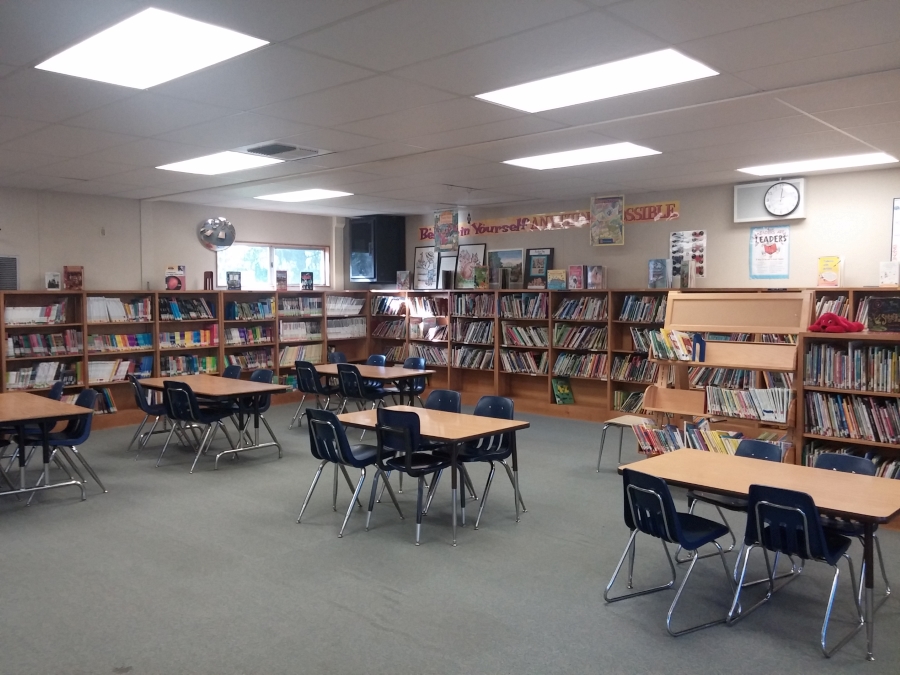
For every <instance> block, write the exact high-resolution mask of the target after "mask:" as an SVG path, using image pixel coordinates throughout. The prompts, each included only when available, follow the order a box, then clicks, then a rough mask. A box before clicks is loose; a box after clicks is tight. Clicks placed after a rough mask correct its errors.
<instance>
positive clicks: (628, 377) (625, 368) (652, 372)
mask: <svg viewBox="0 0 900 675" xmlns="http://www.w3.org/2000/svg"><path fill="white" fill-rule="evenodd" d="M658 373H659V364H658V363H652V362H651V361H649V360H648V359H647V357H646V356H642V355H639V354H634V355H631V356H624V355H621V354H619V355H616V356H615V358H613V362H612V368H611V369H610V372H609V375H610V377H611V378H612V379H614V380H624V381H626V382H648V383H650V382H653V381H654V380H656V376H657V374H658Z"/></svg>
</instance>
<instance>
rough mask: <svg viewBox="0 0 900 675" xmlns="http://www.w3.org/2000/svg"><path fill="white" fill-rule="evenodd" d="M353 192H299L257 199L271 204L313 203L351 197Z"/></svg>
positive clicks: (264, 196)
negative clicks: (320, 200) (319, 200)
mask: <svg viewBox="0 0 900 675" xmlns="http://www.w3.org/2000/svg"><path fill="white" fill-rule="evenodd" d="M352 195H353V193H352V192H340V191H338V190H322V189H319V188H315V189H312V190H297V191H295V192H280V193H278V194H274V195H263V196H262V197H256V199H266V200H268V201H271V202H312V201H316V200H317V199H333V198H334V197H351V196H352Z"/></svg>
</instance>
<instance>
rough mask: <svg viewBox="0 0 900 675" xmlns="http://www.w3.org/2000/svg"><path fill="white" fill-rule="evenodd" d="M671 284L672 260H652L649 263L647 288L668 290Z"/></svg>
mask: <svg viewBox="0 0 900 675" xmlns="http://www.w3.org/2000/svg"><path fill="white" fill-rule="evenodd" d="M671 283H672V259H671V258H652V259H650V260H648V261H647V288H668V287H669V286H670V285H671Z"/></svg>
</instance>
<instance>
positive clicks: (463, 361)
mask: <svg viewBox="0 0 900 675" xmlns="http://www.w3.org/2000/svg"><path fill="white" fill-rule="evenodd" d="M451 357H452V359H453V361H452V363H453V365H454V366H456V367H457V368H476V369H478V370H492V369H493V368H494V350H493V349H474V348H472V347H454V348H453V350H452V353H451Z"/></svg>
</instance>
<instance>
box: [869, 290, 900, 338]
mask: <svg viewBox="0 0 900 675" xmlns="http://www.w3.org/2000/svg"><path fill="white" fill-rule="evenodd" d="M868 300H869V307H868V317H867V326H868V328H869V330H870V331H875V332H891V333H896V332H898V331H900V297H891V298H875V297H873V298H868Z"/></svg>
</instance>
